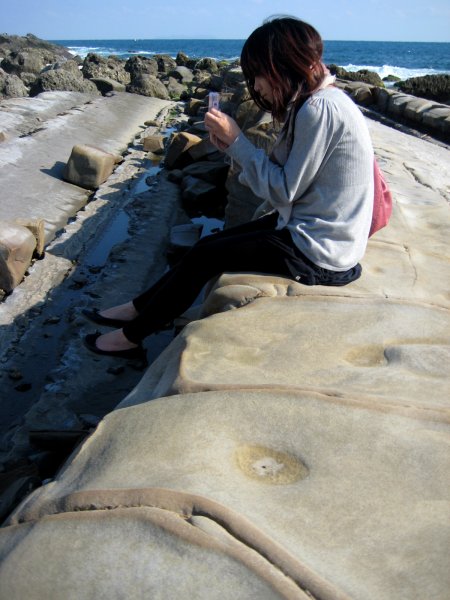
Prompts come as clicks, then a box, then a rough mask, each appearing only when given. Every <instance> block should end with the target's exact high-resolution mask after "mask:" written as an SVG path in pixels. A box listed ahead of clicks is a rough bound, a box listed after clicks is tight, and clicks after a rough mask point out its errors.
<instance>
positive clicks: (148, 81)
mask: <svg viewBox="0 0 450 600" xmlns="http://www.w3.org/2000/svg"><path fill="white" fill-rule="evenodd" d="M127 92H130V93H132V94H140V95H141V96H151V97H153V98H160V99H161V100H168V99H169V97H170V96H169V92H168V91H167V88H166V86H165V85H164V84H163V83H162V82H161V81H160V80H159V79H157V78H156V77H155V76H154V75H148V74H147V73H142V74H139V75H135V76H134V77H132V78H131V83H130V84H129V85H127Z"/></svg>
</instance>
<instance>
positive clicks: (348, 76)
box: [328, 64, 384, 87]
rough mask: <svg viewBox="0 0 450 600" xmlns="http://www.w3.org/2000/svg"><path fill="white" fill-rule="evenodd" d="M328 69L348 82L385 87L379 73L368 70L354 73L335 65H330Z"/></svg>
mask: <svg viewBox="0 0 450 600" xmlns="http://www.w3.org/2000/svg"><path fill="white" fill-rule="evenodd" d="M328 68H329V69H330V73H331V74H332V75H336V77H338V78H339V79H344V80H346V81H362V82H364V83H369V84H370V85H377V86H379V87H384V83H383V81H382V79H381V77H380V76H379V75H378V73H374V72H373V71H369V70H368V69H360V70H359V71H356V72H355V73H353V72H351V71H346V70H345V69H344V68H342V67H338V66H337V65H333V64H332V65H328Z"/></svg>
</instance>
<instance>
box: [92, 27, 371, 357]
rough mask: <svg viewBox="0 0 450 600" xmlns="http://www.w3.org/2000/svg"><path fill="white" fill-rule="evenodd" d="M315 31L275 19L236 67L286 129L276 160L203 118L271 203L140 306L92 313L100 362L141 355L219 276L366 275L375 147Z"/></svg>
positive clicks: (324, 279) (316, 281) (192, 258)
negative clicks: (105, 329) (103, 329)
mask: <svg viewBox="0 0 450 600" xmlns="http://www.w3.org/2000/svg"><path fill="white" fill-rule="evenodd" d="M322 49H323V44H322V40H321V37H320V35H319V34H318V32H317V31H316V30H315V29H314V28H313V27H311V26H310V25H308V24H307V23H304V22H303V21H300V20H297V19H295V18H290V17H282V18H274V19H271V20H269V21H267V22H265V23H264V24H263V25H262V26H261V27H259V28H258V29H256V30H255V31H254V32H253V33H252V34H251V35H250V37H249V38H248V40H247V41H246V42H245V45H244V47H243V50H242V54H241V66H242V70H243V73H244V76H245V78H246V81H247V85H248V89H249V91H250V94H251V96H252V98H253V100H254V101H255V102H256V104H257V105H258V106H259V107H260V108H262V109H264V110H266V111H270V112H271V113H272V116H273V117H274V119H275V120H277V121H279V122H284V125H283V128H282V130H281V133H280V135H279V137H278V139H277V141H276V143H275V146H274V149H273V151H272V153H271V155H270V157H269V156H267V155H266V154H265V153H264V151H263V150H261V149H257V148H255V146H253V144H252V143H251V142H250V141H249V140H248V139H247V138H246V137H245V136H244V135H243V133H242V132H241V130H240V129H239V127H238V125H237V123H236V122H235V121H234V120H233V119H232V118H231V117H229V116H228V115H226V114H224V113H222V112H220V111H219V110H216V109H211V110H210V111H209V112H208V113H207V114H206V116H205V124H206V127H207V128H208V130H209V133H210V138H211V141H212V142H213V144H215V145H216V146H217V148H219V149H220V150H222V151H223V152H225V153H226V154H227V155H228V156H229V157H231V158H232V159H233V160H234V161H235V163H238V165H239V166H240V168H241V174H240V176H239V179H240V181H241V183H244V184H246V185H247V186H249V187H250V188H251V189H252V190H253V192H254V193H255V194H256V195H257V196H259V197H260V198H262V199H263V200H264V201H266V203H268V204H269V205H270V207H271V212H270V213H269V214H266V215H265V216H263V217H261V218H258V219H255V220H253V221H251V222H249V223H246V224H244V225H240V226H238V227H233V228H230V229H226V230H224V231H221V232H218V233H215V234H213V235H209V236H207V237H204V238H202V239H200V240H199V241H198V242H197V243H196V244H195V245H194V246H193V247H192V248H191V249H190V250H189V251H188V252H187V253H186V254H185V255H184V257H183V258H182V259H181V260H180V261H179V263H178V264H177V265H175V266H174V267H173V268H172V269H170V270H169V271H168V272H167V273H166V274H165V275H164V276H163V277H162V278H161V279H160V280H159V281H158V282H157V283H156V284H155V285H153V286H152V287H151V288H150V289H149V290H147V291H146V292H144V293H143V294H142V295H140V296H138V297H137V298H135V299H134V300H132V301H130V302H128V303H126V304H122V305H120V306H115V307H113V308H109V309H106V310H102V311H101V312H98V311H85V314H86V316H88V317H89V318H90V319H91V320H93V321H94V322H96V323H99V324H102V325H110V326H112V327H117V328H118V329H116V330H115V331H112V332H110V333H107V334H104V335H100V334H99V333H95V334H90V335H88V336H86V338H85V343H86V345H87V347H88V348H89V349H90V350H92V351H94V352H96V353H97V354H107V355H111V356H120V357H124V358H132V357H138V356H140V355H142V352H143V350H142V346H141V343H142V340H143V339H144V338H145V337H147V336H148V335H150V334H152V333H154V332H155V331H157V330H159V329H161V328H162V327H163V326H164V325H165V324H166V323H168V322H170V321H172V320H173V319H174V318H175V317H177V316H179V315H181V314H182V313H183V312H184V311H185V310H186V309H187V308H189V306H191V304H192V303H193V302H194V300H195V298H196V297H197V296H198V294H199V293H200V291H201V289H202V288H203V286H204V285H205V284H206V283H207V282H208V281H209V280H210V279H211V278H212V277H214V276H216V275H219V274H221V273H223V272H249V271H250V272H257V273H265V274H276V275H281V276H283V277H289V278H292V279H294V280H296V281H298V282H300V283H303V284H305V285H334V286H340V285H345V284H347V283H349V282H351V281H354V280H355V279H357V278H358V277H359V276H360V274H361V266H360V264H359V261H360V260H361V258H362V257H363V255H364V252H365V249H366V244H367V239H368V234H369V229H370V225H371V217H372V209H373V198H374V180H373V160H374V156H373V149H372V144H371V140H370V136H369V132H368V129H367V126H366V123H365V121H364V117H363V116H362V114H361V112H360V111H359V109H358V108H357V107H356V106H355V104H354V103H353V101H352V100H351V99H350V98H348V96H347V95H346V94H345V93H344V92H342V91H341V90H339V89H337V88H336V87H334V86H333V85H332V84H333V81H334V78H332V77H330V75H329V73H328V71H327V69H326V67H325V66H324V65H323V63H322V62H321V58H322Z"/></svg>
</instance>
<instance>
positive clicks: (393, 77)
mask: <svg viewBox="0 0 450 600" xmlns="http://www.w3.org/2000/svg"><path fill="white" fill-rule="evenodd" d="M383 81H386V82H387V83H396V82H397V81H401V77H397V75H388V76H387V77H383Z"/></svg>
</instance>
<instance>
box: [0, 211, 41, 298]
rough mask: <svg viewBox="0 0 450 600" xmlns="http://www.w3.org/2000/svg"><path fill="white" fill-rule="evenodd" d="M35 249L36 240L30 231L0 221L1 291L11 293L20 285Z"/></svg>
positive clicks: (20, 226)
mask: <svg viewBox="0 0 450 600" xmlns="http://www.w3.org/2000/svg"><path fill="white" fill-rule="evenodd" d="M35 248H36V239H35V237H34V235H33V234H32V233H31V231H29V229H27V228H26V227H23V226H22V225H19V224H14V223H8V222H5V221H0V289H2V290H3V291H5V292H7V293H9V292H11V291H12V290H13V289H14V288H15V287H16V286H17V285H19V283H20V282H21V281H22V279H23V276H24V275H25V272H26V271H27V269H28V267H29V266H30V262H31V258H32V256H33V252H34V250H35Z"/></svg>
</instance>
